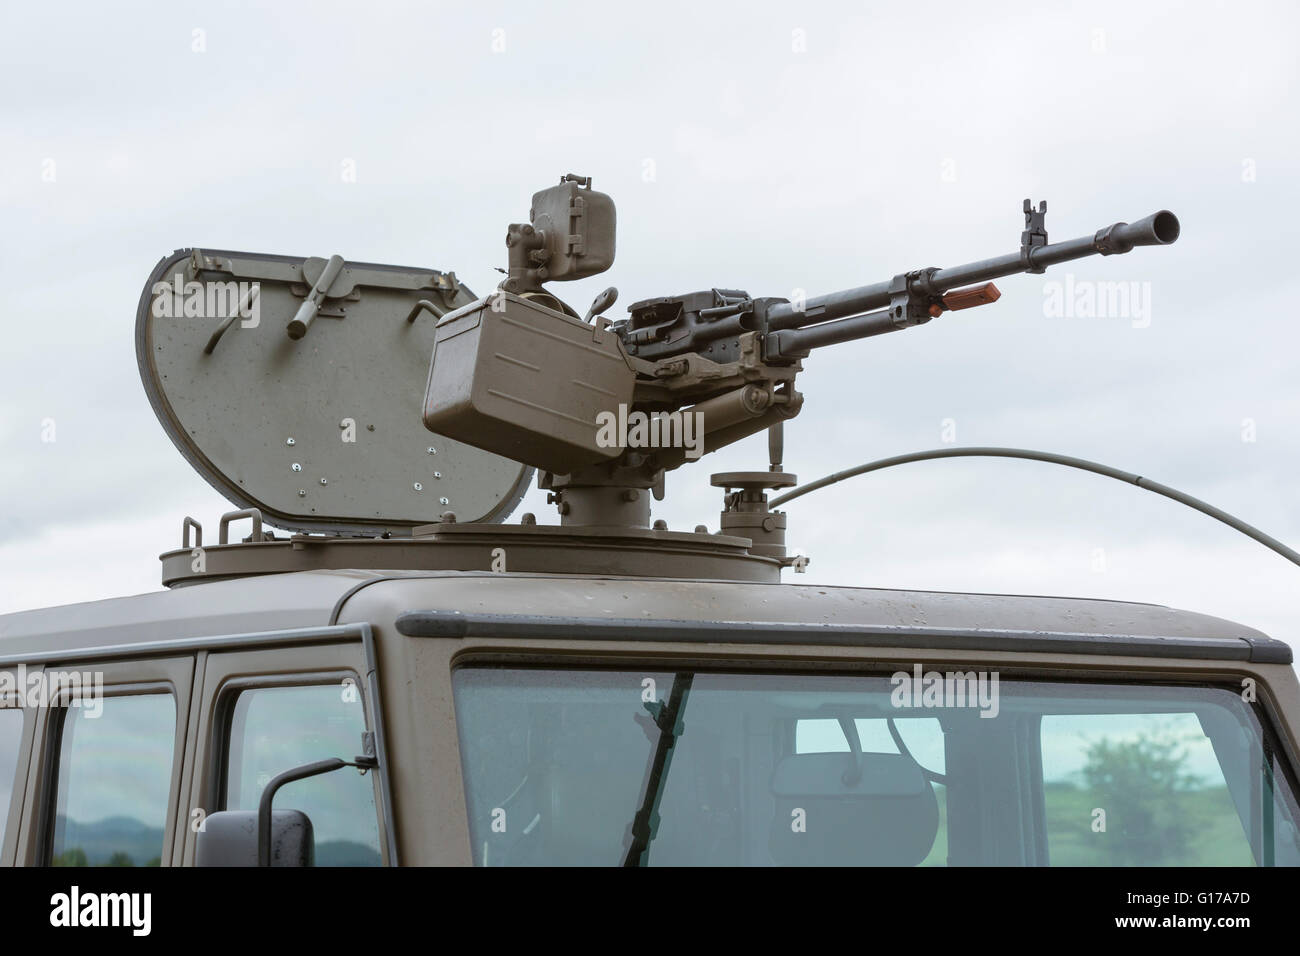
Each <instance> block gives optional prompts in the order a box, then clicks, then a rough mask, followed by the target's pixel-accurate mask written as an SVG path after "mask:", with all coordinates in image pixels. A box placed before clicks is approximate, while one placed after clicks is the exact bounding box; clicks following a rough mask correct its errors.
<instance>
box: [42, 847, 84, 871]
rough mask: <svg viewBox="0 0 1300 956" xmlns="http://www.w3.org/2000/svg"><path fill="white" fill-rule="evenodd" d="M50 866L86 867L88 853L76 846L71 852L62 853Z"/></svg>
mask: <svg viewBox="0 0 1300 956" xmlns="http://www.w3.org/2000/svg"><path fill="white" fill-rule="evenodd" d="M50 865H51V866H85V865H86V851H85V850H83V849H82V848H81V847H79V846H75V847H73V848H72V849H70V850H64V851H63V852H62V853H60V854H59V855H58V856H56V857H55V858H54V859H53V860H51V861H50Z"/></svg>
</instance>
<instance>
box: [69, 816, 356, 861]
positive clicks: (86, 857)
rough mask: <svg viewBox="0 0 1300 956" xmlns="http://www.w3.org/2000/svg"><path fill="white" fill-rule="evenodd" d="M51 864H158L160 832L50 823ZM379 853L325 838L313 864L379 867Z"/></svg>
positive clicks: (112, 823) (130, 820)
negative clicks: (51, 841)
mask: <svg viewBox="0 0 1300 956" xmlns="http://www.w3.org/2000/svg"><path fill="white" fill-rule="evenodd" d="M54 845H55V846H56V847H58V848H59V852H58V853H56V854H55V858H54V861H53V862H54V865H55V866H158V865H159V860H160V858H161V856H162V848H163V831H162V828H161V827H151V826H148V825H147V824H145V823H142V822H141V821H139V820H137V819H135V818H134V817H107V818H106V819H103V820H99V821H96V822H95V823H81V822H80V821H78V820H70V819H68V818H67V817H65V816H63V815H62V814H60V815H59V817H58V818H57V819H56V820H55V823H54ZM379 864H380V856H379V853H378V852H377V851H376V850H374V849H373V848H372V847H368V846H366V845H365V844H364V843H355V842H353V841H351V840H327V841H325V842H322V843H317V844H316V865H317V866H379Z"/></svg>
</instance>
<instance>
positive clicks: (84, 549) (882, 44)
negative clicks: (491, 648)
mask: <svg viewBox="0 0 1300 956" xmlns="http://www.w3.org/2000/svg"><path fill="white" fill-rule="evenodd" d="M1298 33H1300V13H1298V12H1297V7H1296V6H1295V5H1294V4H1290V3H1241V2H1233V3H1226V2H1224V3H1198V4H1187V3H1179V4H1175V3H1141V4H1135V3H1110V2H1094V3H1088V4H1043V3H1021V4H1005V3H1003V4H999V3H980V4H959V3H956V2H947V3H938V4H921V3H883V2H872V3H856V4H793V3H756V2H745V3H733V4H701V3H682V4H671V3H655V4H637V5H628V6H619V5H615V4H597V3H593V4H570V5H565V6H556V7H550V6H545V7H544V6H541V5H533V4H523V3H509V4H507V3H496V4H493V3H475V4H472V5H471V4H442V5H438V6H434V5H425V4H420V5H416V4H412V5H404V4H390V3H383V2H373V3H367V4H358V3H348V4H328V3H311V4H291V3H276V4H268V5H266V7H265V8H260V7H257V6H254V5H252V4H248V5H244V4H225V3H213V2H205V3H201V4H200V3H182V2H167V3H154V4H129V3H128V4H120V5H118V4H115V5H91V4H65V3H44V4H40V5H36V4H21V5H18V4H11V5H9V6H8V7H7V9H6V12H5V14H4V29H3V30H0V89H3V90H4V93H3V101H2V104H3V105H2V107H0V132H2V134H3V143H4V148H3V149H2V150H0V197H2V199H3V206H4V210H5V215H4V217H3V226H2V227H0V281H2V282H3V289H4V291H5V306H4V316H3V319H2V320H0V321H2V322H3V339H2V340H0V342H2V344H0V501H2V502H3V513H0V612H2V611H9V610H17V609H21V608H27V607H36V606H42V605H47V604H59V603H67V602H74V601H84V600H92V599H97V598H102V597H109V596H114V595H119V594H127V593H135V592H141V591H147V590H153V589H156V588H158V587H159V565H158V562H157V555H158V554H159V553H160V552H162V551H165V550H169V549H171V548H174V547H177V546H179V542H180V527H181V518H182V517H183V516H184V515H186V514H192V515H194V516H195V517H198V518H199V519H200V520H202V521H204V522H205V524H208V525H209V526H215V523H216V519H217V516H218V514H219V513H220V512H221V511H222V510H225V509H226V508H228V507H230V506H228V505H227V504H226V503H225V502H224V500H223V499H221V498H220V497H219V496H218V495H217V494H216V493H215V492H214V491H212V490H211V489H210V488H209V487H208V486H207V485H206V483H205V482H204V481H203V480H202V479H200V478H199V477H198V476H197V475H196V474H195V473H193V472H192V471H191V469H190V467H189V466H188V465H187V464H186V463H185V461H184V460H183V459H182V458H181V456H180V455H179V453H177V451H176V450H175V449H174V448H173V446H172V445H171V443H170V441H169V440H168V439H167V437H166V436H165V435H164V434H163V432H162V431H161V429H160V428H159V426H158V425H157V422H156V420H155V418H154V414H153V412H152V410H151V409H150V407H149V403H148V401H147V400H146V398H145V395H144V392H143V390H142V388H141V386H140V381H139V376H138V374H137V371H136V367H135V357H134V347H133V340H132V336H133V328H134V319H135V308H136V303H137V299H138V296H139V293H140V289H141V287H142V286H143V284H144V282H145V280H146V279H147V277H148V275H149V273H150V270H151V269H152V267H153V266H154V264H155V263H156V262H157V261H158V259H159V258H160V257H161V256H163V255H164V254H166V253H169V252H170V251H171V250H173V249H176V248H180V247H184V246H191V245H195V246H200V247H206V248H222V249H240V250H248V251H250V252H261V253H282V254H289V255H301V256H329V255H331V254H333V253H339V254H341V255H343V256H345V257H346V258H348V259H351V260H360V261H370V262H392V263H397V264H401V265H410V266H422V267H433V268H437V269H442V270H455V272H456V273H457V275H458V276H460V277H461V279H462V280H464V281H465V282H466V283H467V284H469V285H470V287H471V288H473V289H474V290H475V291H477V292H479V293H480V294H481V293H484V292H486V291H488V290H490V289H491V287H492V286H493V285H494V284H495V282H496V280H497V278H498V277H497V276H496V274H495V273H494V272H493V268H494V267H495V266H498V265H503V264H504V259H505V251H504V248H503V243H502V237H503V235H504V231H505V226H506V224H507V223H510V222H518V221H521V220H522V219H524V218H525V217H526V215H527V209H528V200H529V196H530V195H531V194H532V192H534V191H535V190H537V189H539V188H542V187H545V186H548V185H551V184H553V183H554V182H556V180H557V178H558V176H560V175H561V174H563V173H566V172H570V171H572V172H578V173H582V174H586V175H591V176H593V177H594V180H595V186H596V188H597V189H600V190H603V191H606V192H609V193H610V194H611V195H612V196H613V197H614V199H615V201H616V202H617V204H618V214H619V227H620V231H619V237H618V258H617V261H616V262H615V265H614V268H613V269H612V270H611V271H610V272H609V273H608V274H606V275H603V276H599V277H596V278H593V279H588V280H583V281H582V282H578V283H572V284H569V285H568V286H565V287H563V288H557V289H556V291H557V292H560V293H561V294H563V295H565V297H566V298H567V299H568V300H569V301H570V302H571V303H572V304H573V305H574V306H575V307H577V308H578V309H579V310H580V311H582V310H585V307H586V305H587V304H588V303H589V302H590V300H591V298H592V297H593V296H594V295H595V294H596V293H597V292H598V291H599V290H600V289H601V288H603V287H604V286H605V285H607V284H610V283H612V284H615V285H617V286H618V287H619V289H620V290H621V304H620V305H619V306H617V307H616V314H619V315H621V314H622V307H623V305H625V304H626V303H630V302H633V301H635V300H637V299H642V298H647V297H651V296H658V295H667V294H673V293H680V292H687V291H691V290H694V289H707V288H710V287H714V286H720V287H730V288H743V289H748V290H749V291H750V292H752V293H754V294H766V295H777V296H790V295H791V294H792V292H793V290H795V289H805V290H807V291H808V293H809V294H817V293H818V292H822V291H830V290H834V289H838V288H843V287H849V286H854V285H860V284H864V283H866V282H871V281H876V280H880V279H887V278H889V277H890V276H892V275H894V274H895V273H897V272H900V271H904V270H906V269H911V268H916V267H920V266H927V265H955V264H958V263H961V262H965V261H968V260H972V259H979V258H984V257H986V256H991V255H995V254H1002V253H1005V252H1010V251H1014V250H1015V249H1016V248H1017V246H1018V243H1019V237H1020V231H1021V229H1022V228H1023V216H1022V214H1021V212H1020V204H1021V201H1022V200H1023V199H1024V198H1025V197H1027V196H1031V197H1033V198H1034V199H1035V200H1039V199H1047V200H1048V207H1049V209H1048V216H1047V225H1048V230H1049V233H1050V235H1051V238H1052V239H1053V240H1054V241H1056V240H1062V239H1067V238H1073V237H1075V236H1080V235H1085V234H1091V233H1092V232H1094V231H1095V230H1096V229H1098V228H1100V227H1102V226H1105V225H1108V224H1109V223H1111V222H1114V221H1116V220H1132V219H1137V218H1140V217H1141V216H1144V215H1146V214H1147V213H1149V212H1152V211H1154V210H1156V209H1160V208H1168V209H1171V210H1173V211H1174V212H1176V213H1177V214H1178V216H1179V217H1180V219H1181V220H1182V224H1183V233H1182V238H1181V239H1180V240H1179V242H1178V243H1177V245H1175V246H1173V247H1171V248H1165V249H1139V250H1137V251H1135V252H1133V253H1132V254H1130V255H1128V256H1124V257H1111V258H1107V259H1101V258H1093V259H1089V260H1084V261H1082V262H1078V263H1074V264H1071V265H1067V266H1064V267H1058V268H1055V269H1053V270H1052V271H1051V272H1049V273H1048V275H1046V276H1025V277H1016V278H1011V279H1008V280H1005V281H1000V282H999V286H1000V288H1001V289H1002V292H1003V297H1002V299H1001V301H1000V302H998V303H997V304H996V305H994V306H991V307H988V308H983V309H979V310H975V311H972V312H964V313H956V314H949V315H945V316H944V317H943V318H941V319H940V320H938V321H935V322H932V323H930V324H929V325H927V326H925V327H922V328H919V329H913V330H910V331H908V332H904V333H901V334H896V335H890V336H883V337H880V338H876V339H871V340H867V341H862V342H856V343H850V344H846V345H842V346H838V347H836V348H834V349H833V350H827V351H826V352H825V353H824V354H818V355H815V356H814V357H813V358H812V359H810V360H809V361H807V362H806V363H805V366H806V371H805V372H804V373H803V375H802V376H801V379H800V388H801V390H802V391H803V392H804V394H805V395H806V398H807V402H806V404H805V408H804V411H803V413H802V414H801V416H800V417H799V418H798V419H797V420H796V421H795V422H793V423H792V424H791V425H789V426H787V430H786V447H787V453H786V465H787V470H790V471H793V472H795V473H797V474H798V475H799V476H800V478H802V479H804V480H809V479H812V478H816V477H819V476H821V475H823V474H825V473H827V472H830V471H834V470H837V469H840V468H844V467H848V466H851V465H853V464H857V463H859V462H862V461H866V460H869V459H873V458H878V457H883V456H887V455H893V454H898V453H902V452H906V451H912V450H918V449H924V448H932V447H939V446H941V445H943V444H944V438H945V437H948V438H955V443H956V444H960V445H977V444H979V445H986V444H987V445H1010V446H1021V447H1030V448H1041V449H1046V450H1051V451H1057V452H1063V453H1068V454H1073V455H1077V456H1080V457H1085V458H1092V459H1096V460H1100V461H1103V462H1106V463H1109V464H1112V465H1114V466H1117V467H1120V468H1124V469H1126V470H1129V471H1133V472H1137V473H1140V474H1143V475H1147V476H1149V477H1151V478H1154V479H1156V480H1158V481H1161V482H1164V483H1166V484H1169V485H1173V486H1174V487H1176V488H1179V489H1181V490H1184V491H1186V492H1188V493H1190V494H1193V495H1196V496H1198V497H1201V498H1204V499H1206V500H1208V501H1210V502H1211V503H1213V504H1215V505H1218V506H1219V507H1221V508H1224V509H1226V510H1228V511H1231V512H1233V513H1235V514H1237V515H1239V516H1240V517H1242V518H1243V519H1245V520H1246V521H1249V522H1251V523H1252V524H1255V525H1257V526H1258V527H1260V528H1262V529H1264V530H1265V531H1267V532H1268V533H1270V534H1272V535H1274V536H1275V537H1278V538H1280V539H1282V540H1283V541H1286V542H1289V543H1290V544H1291V545H1292V546H1297V545H1300V507H1298V506H1297V490H1296V488H1297V479H1296V475H1297V474H1300V431H1298V430H1297V423H1298V422H1300V394H1298V391H1297V388H1296V385H1297V372H1298V370H1300V356H1298V353H1297V345H1300V329H1298V328H1297V321H1296V318H1295V303H1296V302H1297V301H1300V280H1298V279H1297V277H1296V270H1295V266H1294V259H1293V256H1294V254H1295V252H1296V240H1295V229H1296V226H1295V224H1296V222H1297V220H1298V219H1300V217H1298V216H1297V196H1298V194H1300V168H1298V167H1300V142H1298V139H1300V137H1298V135H1297V116H1298V115H1300V109H1298V107H1300V98H1298V96H1297V88H1296V80H1297V56H1296V52H1295V37H1296V35H1297V34H1298ZM345 164H351V165H350V168H352V169H355V180H356V181H355V182H348V181H345V177H344V175H343V173H342V171H343V169H344V168H345ZM1067 273H1068V274H1070V275H1071V276H1072V277H1073V279H1072V280H1071V281H1072V282H1074V283H1075V285H1076V287H1078V286H1079V285H1080V284H1083V285H1084V286H1086V284H1087V283H1090V282H1096V281H1102V280H1117V281H1124V282H1134V283H1138V285H1137V286H1136V288H1137V289H1138V290H1139V292H1140V293H1141V295H1140V296H1139V300H1138V301H1139V302H1140V303H1144V302H1146V301H1147V300H1146V298H1145V297H1146V296H1147V295H1149V310H1148V309H1146V308H1141V309H1138V310H1130V314H1127V315H1118V316H1114V315H1112V316H1093V317H1086V316H1079V315H1073V316H1060V315H1053V314H1051V313H1052V311H1053V310H1052V308H1051V300H1050V295H1051V293H1052V289H1053V287H1052V286H1050V285H1048V283H1049V282H1052V281H1056V282H1061V283H1064V282H1065V281H1066V275H1067ZM1055 288H1057V289H1060V288H1061V287H1060V286H1057V287H1055ZM946 420H951V421H949V422H948V428H949V434H947V435H945V432H944V428H945V421H946ZM49 421H52V422H53V423H54V426H55V432H54V435H55V440H54V441H43V440H42V438H43V433H45V436H44V437H49V436H48V427H47V426H48V422H49ZM954 429H955V436H954V435H953V434H952V431H953V430H954ZM1248 439H1253V440H1248ZM765 465H766V445H765V442H764V440H763V438H762V437H761V436H759V437H756V438H753V439H750V440H748V441H746V442H744V443H742V444H740V445H737V446H734V447H733V448H731V449H728V450H726V451H724V452H721V453H719V454H717V455H714V456H711V457H710V458H706V459H704V461H702V462H701V463H700V464H699V465H696V466H695V467H694V468H689V469H687V470H685V471H682V472H678V473H676V474H673V475H671V476H670V477H669V479H668V489H669V500H668V501H667V502H665V503H664V504H663V505H661V506H659V507H658V509H657V510H656V517H663V518H666V519H667V520H668V522H669V525H670V527H673V528H677V529H689V528H691V527H692V526H694V525H695V524H697V523H705V524H708V525H709V527H710V528H716V527H717V523H718V515H717V512H718V510H719V504H720V495H719V493H718V492H717V490H715V489H712V488H710V487H709V485H708V476H709V473H710V472H711V471H721V470H731V469H737V468H761V467H765ZM523 510H531V511H535V512H536V513H537V514H538V516H539V519H540V520H542V521H543V522H554V521H556V520H558V519H557V518H556V517H555V515H554V509H553V508H551V507H548V506H547V505H546V504H545V503H544V499H543V496H542V495H540V494H539V493H538V492H537V491H536V490H534V491H531V492H530V493H529V496H528V498H527V500H526V502H525V504H524V505H523V506H522V507H521V508H520V511H523ZM789 511H790V515H791V519H790V520H791V528H792V530H791V533H790V538H791V541H792V543H793V544H794V545H795V546H797V547H798V548H799V549H800V550H801V551H803V552H804V553H806V554H808V555H810V556H811V559H812V564H811V566H810V568H809V573H808V575H807V576H806V577H800V576H796V575H794V574H792V573H790V572H786V576H787V579H788V580H791V581H798V582H803V581H819V582H827V583H838V584H854V585H863V586H875V587H891V588H918V589H936V590H966V591H1002V592H1015V593H1040V594H1041V593H1051V594H1070V595H1080V596H1095V597H1111V598H1121V599H1129V600H1140V601H1151V602H1156V603H1162V604H1169V605H1173V606H1175V607H1183V608H1189V609H1193V610H1198V611H1204V612H1208V613H1211V614H1217V615H1220V616H1223V617H1228V618H1231V619H1234V620H1237V621H1240V622H1242V623H1245V624H1248V625H1251V626H1254V627H1258V628H1261V629H1262V630H1265V631H1267V632H1269V633H1271V634H1273V635H1274V636H1276V637H1279V638H1282V639H1284V640H1288V641H1294V639H1295V636H1296V635H1297V634H1300V601H1298V600H1297V596H1298V595H1300V568H1296V567H1294V566H1292V565H1290V564H1288V563H1287V562H1286V561H1285V560H1284V559H1282V558H1281V557H1278V556H1277V555H1274V554H1273V553H1272V552H1269V551H1267V550H1266V549H1264V548H1262V547H1261V546H1259V545H1257V544H1255V543H1253V542H1251V541H1249V540H1248V539H1246V538H1244V537H1241V536H1240V535H1237V534H1236V533H1235V532H1233V531H1231V530H1229V529H1228V528H1226V527H1223V526H1221V525H1218V524H1217V523H1215V522H1213V521H1211V520H1210V519H1209V518H1206V517H1204V516H1202V515H1198V514H1196V513H1195V512H1192V511H1190V510H1188V509H1185V508H1182V507H1181V506H1179V505H1176V504H1174V503H1173V502H1170V501H1167V500H1165V499H1162V498H1159V497H1157V496H1154V495H1150V494H1147V493H1145V492H1142V491H1139V490H1137V489H1135V488H1132V487H1126V486H1124V485H1122V484H1119V483H1117V482H1112V481H1109V480H1107V479H1104V478H1100V477H1097V476H1093V475H1087V474H1083V473H1076V472H1071V471H1067V470H1064V469H1060V468H1055V467H1053V466H1049V465H1043V464H1036V463H1031V462H1006V461H983V460H965V461H956V462H951V461H950V462H935V463H926V464H918V465H910V466H905V467H902V468H899V469H895V470H892V471H886V472H883V473H880V474H874V475H870V476H866V477H862V478H858V479H855V480H853V481H851V482H848V483H845V484H842V485H840V486H837V487H836V488H834V489H831V490H827V491H823V492H820V493H818V494H817V495H815V496H811V497H809V498H806V499H801V500H800V501H798V502H797V503H792V504H791V505H790V507H789Z"/></svg>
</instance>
